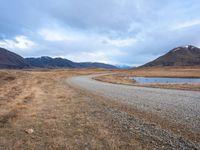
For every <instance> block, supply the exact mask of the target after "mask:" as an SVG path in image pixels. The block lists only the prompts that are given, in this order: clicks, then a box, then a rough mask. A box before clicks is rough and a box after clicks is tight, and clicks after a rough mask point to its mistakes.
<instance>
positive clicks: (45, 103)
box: [0, 69, 199, 150]
mask: <svg viewBox="0 0 200 150" xmlns="http://www.w3.org/2000/svg"><path fill="white" fill-rule="evenodd" d="M184 70H185V69H184ZM184 70H182V69H180V70H179V71H178V73H177V74H179V75H180V74H181V75H182V76H184V75H186V74H187V75H186V76H198V75H199V69H197V70H196V69H193V70H191V69H190V73H184ZM129 71H130V70H128V73H131V74H134V75H139V74H140V75H145V74H146V75H149V73H145V72H144V71H143V70H140V69H138V70H136V72H135V70H134V72H132V70H131V72H129ZM113 72H119V71H118V70H117V71H113V70H104V69H81V70H76V69H74V70H23V71H19V70H1V71H0V149H48V150H49V149H132V148H133V147H134V148H135V149H154V148H155V147H156V146H159V145H155V144H154V143H152V142H151V139H148V137H146V136H145V135H143V134H139V133H138V132H137V131H134V130H135V129H132V128H127V127H126V126H124V125H123V124H122V123H121V120H119V118H116V117H115V116H114V114H115V113H116V114H121V113H127V114H128V115H129V117H128V118H130V117H134V118H138V119H141V120H142V121H144V122H145V125H149V126H150V127H151V126H157V125H158V127H159V128H160V127H162V128H163V129H166V130H170V131H172V132H174V133H177V134H181V135H184V136H185V137H187V138H188V139H191V140H193V139H195V140H196V139H197V137H198V136H199V135H197V134H194V133H193V132H192V131H190V130H188V129H187V128H186V127H184V126H181V125H177V124H174V123H173V122H170V121H168V120H164V119H162V118H159V116H158V115H156V114H150V113H145V112H141V111H139V110H137V109H134V108H132V107H130V106H127V105H122V104H119V103H117V102H114V101H112V100H109V99H105V98H102V97H101V96H97V95H93V94H91V93H87V92H85V91H81V90H78V89H74V88H72V87H70V86H69V85H68V84H66V82H65V81H66V78H68V77H72V76H77V75H88V74H98V73H104V74H105V73H113ZM126 72H127V70H126ZM149 72H151V75H153V72H154V73H156V74H157V75H159V73H158V70H157V69H155V70H151V69H149ZM164 72H165V73H166V72H168V74H169V71H165V70H164V69H163V70H162V71H161V74H162V75H164V74H165V73H164ZM181 72H182V73H181ZM172 74H174V73H172ZM121 75H122V74H120V76H121ZM112 79H113V78H112ZM114 79H115V80H119V77H114ZM110 80H111V79H110V78H109V81H110ZM113 82H114V81H113ZM120 82H121V81H120ZM129 82H130V81H127V80H124V79H123V80H122V83H126V84H129ZM114 112H115V113H114ZM123 119H124V118H123ZM133 133H134V134H133ZM136 133H137V134H136ZM154 140H155V142H158V143H160V145H162V144H164V143H163V142H164V141H163V142H161V141H156V139H154ZM147 141H149V142H148V143H147Z"/></svg>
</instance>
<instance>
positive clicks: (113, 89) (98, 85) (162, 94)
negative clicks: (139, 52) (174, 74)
mask: <svg viewBox="0 0 200 150" xmlns="http://www.w3.org/2000/svg"><path fill="white" fill-rule="evenodd" d="M95 76H98V75H90V76H80V77H72V78H69V79H67V82H68V83H69V84H70V85H71V86H75V87H78V88H81V89H84V90H87V91H90V92H93V93H96V94H99V95H101V96H105V97H108V98H112V99H113V100H116V101H120V102H122V103H126V104H129V105H132V106H134V107H136V108H138V109H140V110H143V111H146V112H150V113H156V114H159V115H160V116H161V117H164V118H167V119H170V120H173V121H175V122H177V123H181V124H184V125H186V126H188V127H189V128H192V129H195V130H196V131H199V132H200V92H195V91H182V90H169V89H157V88H145V87H136V86H128V85H117V84H110V83H105V82H100V81H96V80H94V79H92V78H93V77H95Z"/></svg>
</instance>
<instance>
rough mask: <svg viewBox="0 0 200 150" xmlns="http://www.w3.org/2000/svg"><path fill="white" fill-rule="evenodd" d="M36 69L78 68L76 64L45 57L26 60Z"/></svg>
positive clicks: (66, 60)
mask: <svg viewBox="0 0 200 150" xmlns="http://www.w3.org/2000/svg"><path fill="white" fill-rule="evenodd" d="M25 59H26V61H27V62H28V63H29V64H30V65H31V66H32V67H35V68H77V66H76V63H74V62H72V61H70V60H68V59H62V58H51V57H48V56H43V57H40V58H25Z"/></svg>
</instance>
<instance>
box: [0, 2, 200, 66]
mask: <svg viewBox="0 0 200 150" xmlns="http://www.w3.org/2000/svg"><path fill="white" fill-rule="evenodd" d="M0 10H1V13H0V42H2V41H5V40H13V39H15V37H17V36H21V35H23V36H25V37H27V39H29V40H31V41H32V42H34V43H35V46H33V47H32V48H29V49H27V51H26V50H20V49H17V48H13V49H12V50H13V51H15V52H18V53H19V54H21V55H23V56H40V55H50V56H70V58H72V59H73V58H74V59H80V60H85V61H90V60H92V57H93V54H95V52H96V53H97V52H98V53H97V55H99V56H97V57H96V58H99V60H96V61H102V60H106V61H108V62H111V63H119V64H122V63H124V64H143V63H145V62H147V61H149V60H151V59H153V58H155V57H157V56H159V55H161V54H163V53H165V52H167V51H168V50H170V49H171V48H174V47H176V46H180V45H186V44H194V45H197V46H199V44H200V41H199V37H198V34H197V33H199V31H200V24H198V20H200V17H199V15H198V13H199V10H200V2H199V0H190V1H188V0H182V1H180V0H163V1H158V0H121V1H119V0H109V1H108V0H87V1H83V0H59V1H55V0H42V1H41V0H40V1H39V0H15V1H13V0H6V1H5V0H0ZM195 21H196V22H195ZM188 22H189V25H188V26H187V24H188ZM190 22H194V24H193V25H192V24H191V26H190ZM184 23H185V24H186V26H185V28H181V29H178V27H181V24H184ZM44 29H48V30H49V31H52V32H55V34H60V33H63V34H64V39H63V40H60V41H48V40H47V39H45V38H44V37H43V36H42V35H41V34H40V33H39V31H40V30H44ZM53 35H54V34H53ZM73 35H74V37H73ZM58 36H60V35H58ZM62 36H63V35H62ZM62 36H61V38H62ZM78 37H80V38H78ZM49 38H51V37H49ZM52 38H53V37H52ZM59 38H60V37H59ZM68 38H75V40H74V41H73V42H72V41H70V40H69V41H68V40H66V39H68ZM109 41H110V42H109ZM127 41H128V44H126V43H125V44H124V42H127ZM130 41H134V42H130ZM117 42H118V43H117ZM120 44H121V46H119V45H120ZM112 53H113V56H112ZM78 54H80V55H82V56H79V57H77V55H78ZM77 61H79V60H77Z"/></svg>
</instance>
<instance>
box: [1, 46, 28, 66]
mask: <svg viewBox="0 0 200 150" xmlns="http://www.w3.org/2000/svg"><path fill="white" fill-rule="evenodd" d="M29 67H30V65H29V64H28V63H27V62H26V60H25V59H24V58H23V57H21V56H19V55H17V54H15V53H13V52H10V51H8V50H6V49H4V48H0V68H1V69H21V68H29Z"/></svg>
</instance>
